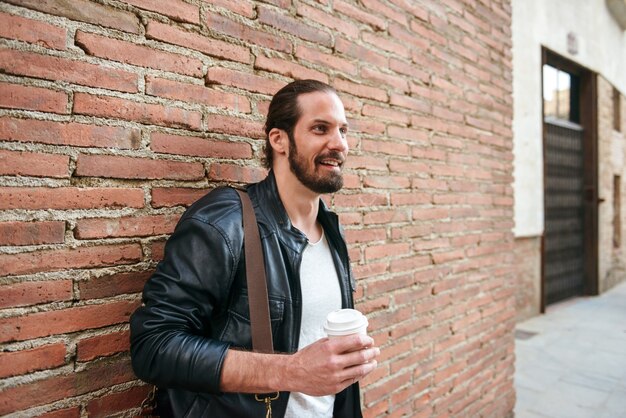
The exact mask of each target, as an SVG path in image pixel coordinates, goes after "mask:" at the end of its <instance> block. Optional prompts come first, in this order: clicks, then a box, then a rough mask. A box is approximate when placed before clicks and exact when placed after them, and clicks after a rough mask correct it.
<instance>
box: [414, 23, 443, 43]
mask: <svg viewBox="0 0 626 418" xmlns="http://www.w3.org/2000/svg"><path fill="white" fill-rule="evenodd" d="M410 27H411V30H412V31H413V32H414V33H415V34H416V35H417V36H418V37H420V38H422V39H427V40H428V41H430V42H431V44H432V43H435V44H438V45H439V46H446V44H447V40H446V38H445V36H442V35H440V34H438V33H437V32H435V31H434V30H433V29H431V28H429V27H427V26H426V25H424V24H423V23H422V22H419V21H411V24H410ZM433 49H435V48H433Z"/></svg>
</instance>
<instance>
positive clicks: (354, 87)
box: [334, 78, 388, 103]
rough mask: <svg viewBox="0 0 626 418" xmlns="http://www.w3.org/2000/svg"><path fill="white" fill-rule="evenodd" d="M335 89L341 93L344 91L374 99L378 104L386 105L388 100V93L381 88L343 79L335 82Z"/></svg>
mask: <svg viewBox="0 0 626 418" xmlns="http://www.w3.org/2000/svg"><path fill="white" fill-rule="evenodd" d="M334 87H335V88H336V89H337V90H339V91H344V92H347V93H350V94H353V95H355V96H359V97H364V98H366V99H373V100H376V101H378V102H383V103H384V102H386V101H387V99H388V97H387V92H385V90H383V89H381V88H378V87H371V86H366V85H363V84H357V83H353V82H351V81H347V80H343V79H341V78H338V79H336V80H335V83H334Z"/></svg>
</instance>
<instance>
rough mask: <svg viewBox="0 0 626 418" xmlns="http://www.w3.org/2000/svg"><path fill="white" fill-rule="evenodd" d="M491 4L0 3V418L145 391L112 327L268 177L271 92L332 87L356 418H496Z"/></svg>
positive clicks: (508, 291)
mask: <svg viewBox="0 0 626 418" xmlns="http://www.w3.org/2000/svg"><path fill="white" fill-rule="evenodd" d="M510 15H511V10H510V4H509V2H508V1H507V0H442V1H436V2H435V1H423V2H415V1H407V0H362V1H355V0H333V1H327V0H319V1H314V0H266V1H250V0H240V1H236V2H235V1H229V0H213V1H200V0H185V1H183V0H170V1H163V2H161V1H149V0H127V1H118V0H114V1H108V0H106V1H105V0H101V1H100V0H98V1H87V0H74V1H71V2H68V1H62V0H8V1H6V0H5V1H3V2H0V182H1V184H0V330H1V331H0V348H1V352H0V379H2V380H1V384H0V415H4V414H7V413H12V412H16V411H20V412H19V414H22V415H29V416H46V417H76V416H79V415H81V414H82V416H85V415H89V416H104V415H109V414H113V413H117V412H119V411H125V410H129V409H132V408H135V407H137V406H138V405H139V403H140V400H141V399H142V397H143V396H144V395H145V393H146V387H145V386H144V385H142V384H141V382H139V381H138V380H136V378H135V377H134V376H133V374H132V371H131V369H130V366H129V357H128V326H127V320H128V316H129V314H130V313H131V312H132V311H133V309H134V308H135V307H136V306H137V304H138V303H139V292H140V290H141V288H142V285H143V283H144V282H145V280H146V278H147V277H148V276H149V274H150V272H151V271H152V270H153V269H154V267H155V264H156V262H157V261H158V260H159V259H160V257H161V254H162V252H163V243H164V241H165V239H166V238H167V235H168V234H169V233H170V232H171V231H172V228H173V227H174V225H175V223H176V220H177V218H178V217H179V216H180V214H181V213H182V212H183V210H184V208H185V207H186V206H187V205H189V203H190V202H192V201H193V200H194V199H196V198H198V197H199V196H201V195H202V194H204V193H205V192H206V191H207V190H208V189H211V188H213V187H215V186H216V185H220V184H225V183H231V182H235V183H240V182H250V181H255V180H258V179H260V178H262V177H263V176H264V171H263V170H262V169H261V166H260V163H259V157H260V155H261V146H262V142H263V141H262V131H261V128H262V124H263V119H264V114H265V111H266V109H267V105H268V100H269V99H270V97H271V94H272V93H273V92H275V91H276V90H277V89H278V88H279V87H281V86H283V85H284V84H285V83H287V82H289V81H290V80H292V79H294V78H316V79H320V80H323V81H327V82H329V83H331V84H332V85H334V86H335V87H336V88H337V89H338V90H339V91H340V93H341V96H342V98H343V99H344V102H345V105H346V108H347V110H348V113H349V117H350V121H351V125H352V131H353V134H352V135H351V140H350V145H351V148H352V152H351V158H350V163H349V169H348V172H347V176H346V187H345V189H344V190H343V191H342V192H340V193H338V194H337V195H335V196H333V197H332V198H331V199H330V200H331V203H332V204H333V207H334V208H335V210H337V211H338V212H339V213H340V216H341V218H342V221H343V223H344V224H345V226H346V229H347V237H348V240H349V244H350V253H351V257H352V262H353V268H354V271H355V273H356V276H357V278H358V284H359V288H358V294H357V297H358V307H359V308H360V309H361V310H363V311H365V312H366V313H367V314H368V316H369V318H370V323H371V333H372V335H373V336H374V337H375V338H376V340H377V342H378V344H379V345H380V346H381V348H382V355H381V359H380V360H381V361H380V366H379V368H378V369H377V370H376V371H375V372H374V373H373V374H372V375H371V376H370V377H368V378H367V379H366V381H365V382H364V391H363V404H364V407H365V410H366V411H365V414H366V416H367V417H376V416H384V415H390V416H401V415H404V414H407V415H409V416H450V415H452V416H467V417H475V416H479V415H483V416H489V417H493V416H506V415H507V414H508V413H509V412H510V411H511V409H512V405H513V402H514V393H513V387H512V378H513V337H512V330H513V326H514V319H515V297H514V293H513V289H514V285H515V271H514V269H513V267H512V266H513V263H512V259H511V256H510V250H511V248H512V242H513V241H512V233H511V227H512V218H513V216H512V201H513V197H512V189H511V173H512V152H511V145H512V134H511V114H512V112H511V41H510V38H511V35H510V19H511V18H510Z"/></svg>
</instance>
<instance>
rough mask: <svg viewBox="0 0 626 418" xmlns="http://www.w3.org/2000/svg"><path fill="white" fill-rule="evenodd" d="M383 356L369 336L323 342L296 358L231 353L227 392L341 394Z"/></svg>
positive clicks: (226, 365) (225, 371) (225, 375)
mask: <svg viewBox="0 0 626 418" xmlns="http://www.w3.org/2000/svg"><path fill="white" fill-rule="evenodd" d="M379 354H380V350H379V349H378V347H374V340H373V339H372V338H371V337H368V336H365V335H348V336H345V337H333V338H330V339H329V338H322V339H321V340H318V341H316V342H314V343H313V344H311V345H309V346H307V347H304V348H303V349H302V350H300V351H298V352H297V353H294V354H261V353H254V352H246V351H238V350H234V349H229V350H228V352H227V353H226V358H225V359H224V365H223V367H222V375H221V379H220V380H221V384H220V389H221V390H222V391H224V392H244V393H269V392H276V391H289V392H302V393H306V394H308V395H314V396H323V395H332V394H336V393H339V392H341V391H342V390H343V389H345V388H346V387H348V386H350V385H351V384H352V383H355V382H357V381H359V380H361V379H362V378H363V377H365V376H367V375H368V374H369V373H371V372H372V371H373V370H374V369H375V368H376V366H377V362H376V360H375V359H376V357H377V356H378V355H379Z"/></svg>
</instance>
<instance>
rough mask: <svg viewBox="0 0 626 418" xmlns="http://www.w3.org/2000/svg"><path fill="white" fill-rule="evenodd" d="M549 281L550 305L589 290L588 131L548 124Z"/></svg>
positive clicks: (565, 124) (546, 260)
mask: <svg viewBox="0 0 626 418" xmlns="http://www.w3.org/2000/svg"><path fill="white" fill-rule="evenodd" d="M544 133H545V155H544V158H545V170H546V172H545V209H544V210H545V232H544V280H545V298H546V303H547V304H551V303H554V302H558V301H560V300H563V299H567V298H570V297H573V296H579V295H582V294H583V293H584V289H585V269H584V260H585V246H584V242H585V228H584V218H585V217H584V214H585V213H584V211H585V202H584V186H583V173H584V166H583V133H584V132H583V129H582V127H581V126H580V125H578V124H575V123H572V122H565V121H561V120H551V121H548V120H546V121H545V122H544Z"/></svg>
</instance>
